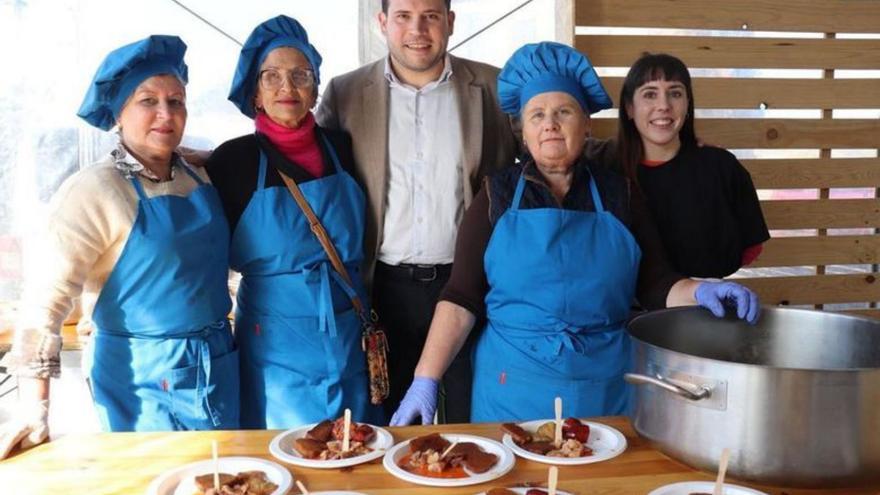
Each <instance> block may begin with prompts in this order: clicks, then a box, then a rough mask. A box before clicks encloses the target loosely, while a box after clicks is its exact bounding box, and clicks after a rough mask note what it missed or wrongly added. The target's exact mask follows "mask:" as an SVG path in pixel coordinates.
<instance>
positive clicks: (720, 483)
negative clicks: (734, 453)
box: [712, 448, 730, 495]
mask: <svg viewBox="0 0 880 495" xmlns="http://www.w3.org/2000/svg"><path fill="white" fill-rule="evenodd" d="M729 460H730V449H728V448H725V449H724V450H722V451H721V461H720V462H718V477H717V478H715V490H714V491H713V492H712V495H724V475H725V474H726V473H727V461H729Z"/></svg>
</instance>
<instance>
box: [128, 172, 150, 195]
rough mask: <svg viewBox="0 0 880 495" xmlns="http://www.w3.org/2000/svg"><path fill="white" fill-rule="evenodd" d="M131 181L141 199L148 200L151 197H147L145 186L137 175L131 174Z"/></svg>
mask: <svg viewBox="0 0 880 495" xmlns="http://www.w3.org/2000/svg"><path fill="white" fill-rule="evenodd" d="M129 180H131V183H132V184H133V185H134V190H135V192H137V195H138V197H139V198H141V200H143V201H147V200H149V199H150V198H148V197H147V193H145V192H144V186H143V185H142V184H141V181H139V180H138V178H137V175H132V176H131V179H129Z"/></svg>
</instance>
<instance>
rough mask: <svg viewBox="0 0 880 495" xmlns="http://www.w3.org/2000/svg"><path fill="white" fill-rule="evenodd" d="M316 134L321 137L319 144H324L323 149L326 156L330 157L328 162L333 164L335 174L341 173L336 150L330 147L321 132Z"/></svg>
mask: <svg viewBox="0 0 880 495" xmlns="http://www.w3.org/2000/svg"><path fill="white" fill-rule="evenodd" d="M316 134H317V135H318V136H320V137H321V142H322V143H324V149H326V150H327V154H329V155H330V160H331V161H332V162H333V168H334V169H335V170H336V173H337V174H338V173H341V172H342V165H341V164H340V163H339V157H338V156H337V155H336V150H334V149H333V146H331V145H330V140H329V139H327V136H325V135H324V133H323V132H316Z"/></svg>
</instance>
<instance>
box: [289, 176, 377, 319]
mask: <svg viewBox="0 0 880 495" xmlns="http://www.w3.org/2000/svg"><path fill="white" fill-rule="evenodd" d="M278 173H279V174H280V175H281V179H282V180H283V181H284V184H285V185H287V190H288V191H290V194H291V195H292V196H293V199H294V200H296V204H298V205H299V207H300V209H301V210H302V212H303V213H304V214H305V215H306V218H307V219H308V220H309V228H311V229H312V233H313V234H315V237H317V238H318V242H320V243H321V246H322V247H323V248H324V251H326V252H327V256H328V257H329V258H330V263H331V264H332V265H333V268H334V269H335V270H336V272H337V273H338V274H339V276H341V277H342V280H344V281H345V283H347V284H348V286H349V287H351V288H352V290H354V284H352V283H351V277H349V276H348V270H346V269H345V265H344V264H343V263H342V259H340V258H339V253H338V252H337V251H336V246H334V245H333V241H332V240H331V239H330V235H329V234H327V230H325V229H324V226H323V225H321V221H320V220H318V216H317V215H315V212H314V211H313V210H312V207H311V206H310V205H309V202H308V200H307V199H306V197H305V196H303V193H302V191H301V190H300V189H299V186H298V185H296V182H294V180H293V179H291V178H290V177H288V176H287V175H285V174H284V173H283V172H281V171H280V170H279V171H278ZM351 304H352V306H354V309H355V311H357V313H358V315H359V316H360V317H361V319H362V320H364V319H366V318H367V317H368V315H367V314H365V313H364V305H363V303H362V302H361V298H360V297H358V295H357V294H355V295H354V296H352V298H351Z"/></svg>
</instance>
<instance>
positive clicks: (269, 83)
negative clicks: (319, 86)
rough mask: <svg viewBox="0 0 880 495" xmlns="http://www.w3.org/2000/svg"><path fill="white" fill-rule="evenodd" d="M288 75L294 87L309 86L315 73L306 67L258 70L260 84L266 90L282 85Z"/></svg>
mask: <svg viewBox="0 0 880 495" xmlns="http://www.w3.org/2000/svg"><path fill="white" fill-rule="evenodd" d="M288 76H289V79H290V82H291V84H292V85H293V87H294V88H310V87H312V86H313V85H314V84H315V73H314V72H312V71H310V70H308V69H293V70H278V69H266V70H263V71H260V78H259V79H260V86H261V87H262V88H263V89H266V90H275V89H278V88H280V87H282V86H284V81H285V80H287V79H288Z"/></svg>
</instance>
